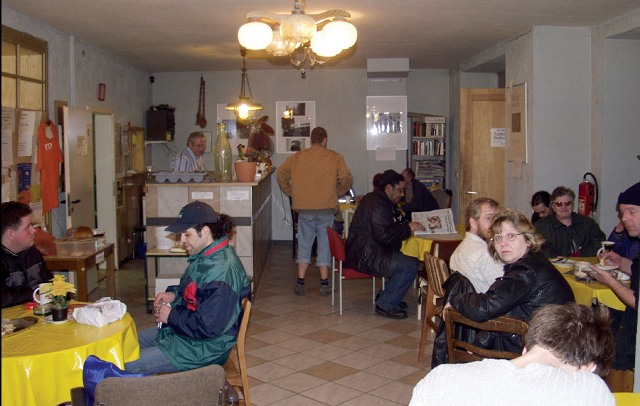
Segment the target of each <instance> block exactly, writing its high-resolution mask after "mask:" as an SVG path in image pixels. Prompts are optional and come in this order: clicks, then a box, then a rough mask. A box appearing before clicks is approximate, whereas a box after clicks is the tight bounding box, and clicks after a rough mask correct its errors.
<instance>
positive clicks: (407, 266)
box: [376, 252, 420, 311]
mask: <svg viewBox="0 0 640 406" xmlns="http://www.w3.org/2000/svg"><path fill="white" fill-rule="evenodd" d="M391 260H392V262H393V267H392V270H391V277H389V278H388V279H387V281H386V282H385V288H384V290H383V291H380V296H379V297H378V300H377V301H376V304H377V305H378V307H380V308H382V309H383V310H386V311H393V310H394V309H395V308H397V307H398V305H399V304H400V302H401V301H402V299H403V298H404V296H405V295H406V294H407V291H408V290H409V288H410V287H411V285H412V284H413V281H414V280H415V279H416V276H417V272H418V267H419V266H420V261H418V260H417V259H416V258H414V257H409V256H407V255H404V254H402V253H401V252H394V253H393V256H392V257H391Z"/></svg>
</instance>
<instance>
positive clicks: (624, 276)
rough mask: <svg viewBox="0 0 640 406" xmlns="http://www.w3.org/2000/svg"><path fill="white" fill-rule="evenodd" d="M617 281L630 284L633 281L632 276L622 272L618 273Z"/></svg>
mask: <svg viewBox="0 0 640 406" xmlns="http://www.w3.org/2000/svg"><path fill="white" fill-rule="evenodd" d="M616 279H617V280H619V281H620V282H628V281H630V280H631V276H629V275H627V274H626V273H624V272H622V271H616Z"/></svg>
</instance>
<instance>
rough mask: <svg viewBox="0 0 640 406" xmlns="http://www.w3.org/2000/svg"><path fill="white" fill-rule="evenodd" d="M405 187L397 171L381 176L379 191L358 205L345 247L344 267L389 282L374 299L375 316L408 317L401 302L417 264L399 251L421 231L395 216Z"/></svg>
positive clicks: (372, 193)
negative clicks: (405, 242)
mask: <svg viewBox="0 0 640 406" xmlns="http://www.w3.org/2000/svg"><path fill="white" fill-rule="evenodd" d="M404 186H405V185H404V178H403V177H402V175H400V174H399V173H398V172H396V171H394V170H391V169H390V170H387V171H385V172H384V173H383V174H382V177H381V178H380V184H379V189H378V190H375V191H373V192H371V193H369V194H367V195H366V196H365V197H364V198H363V199H362V201H361V202H360V204H359V205H358V208H357V209H356V212H355V214H354V215H353V220H352V222H351V226H350V227H349V238H348V239H347V246H346V250H347V258H346V261H345V265H346V266H347V267H350V268H354V269H357V270H358V271H360V272H362V273H366V274H369V275H373V276H382V277H385V278H388V279H389V280H388V281H387V283H386V286H385V290H383V291H381V292H380V294H379V295H378V298H377V299H376V313H378V314H380V315H382V316H385V317H390V318H394V319H404V318H406V317H407V311H406V310H405V309H406V306H407V304H406V303H404V302H402V299H403V298H404V296H405V294H406V293H407V290H409V288H410V287H411V284H412V283H413V280H414V279H415V278H416V272H417V270H418V266H419V264H420V263H419V261H418V260H417V259H416V258H413V257H409V256H407V255H404V254H402V253H401V252H400V246H401V245H402V240H404V239H407V238H409V237H410V236H411V233H412V232H413V231H416V230H424V227H423V226H422V224H420V223H418V222H415V221H413V222H410V223H406V222H403V221H402V219H401V218H398V216H397V215H396V214H397V212H398V211H397V203H398V201H400V199H401V198H402V196H403V195H404Z"/></svg>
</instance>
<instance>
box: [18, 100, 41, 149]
mask: <svg viewBox="0 0 640 406" xmlns="http://www.w3.org/2000/svg"><path fill="white" fill-rule="evenodd" d="M37 113H38V112H37V111H26V110H25V111H21V112H20V124H19V125H18V157H25V156H32V154H33V135H34V134H35V131H36V120H37V119H38V116H39V115H38V114H37Z"/></svg>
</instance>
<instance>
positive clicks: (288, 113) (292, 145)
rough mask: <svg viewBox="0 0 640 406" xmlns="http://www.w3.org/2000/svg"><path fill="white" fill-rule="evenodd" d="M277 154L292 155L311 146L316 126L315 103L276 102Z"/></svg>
mask: <svg viewBox="0 0 640 406" xmlns="http://www.w3.org/2000/svg"><path fill="white" fill-rule="evenodd" d="M276 116H277V117H276V152H278V153H279V154H286V153H289V154H292V153H295V152H296V151H301V150H303V149H306V148H309V147H310V146H311V130H313V128H314V127H315V126H316V102H315V101H279V102H276Z"/></svg>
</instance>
